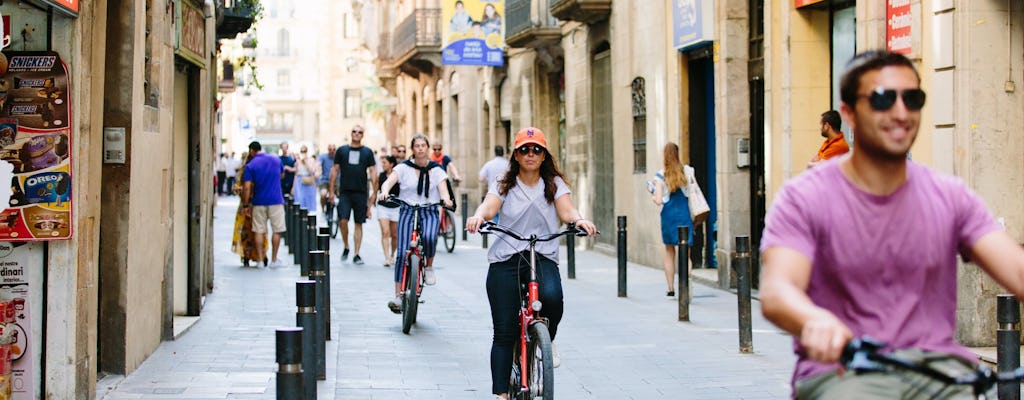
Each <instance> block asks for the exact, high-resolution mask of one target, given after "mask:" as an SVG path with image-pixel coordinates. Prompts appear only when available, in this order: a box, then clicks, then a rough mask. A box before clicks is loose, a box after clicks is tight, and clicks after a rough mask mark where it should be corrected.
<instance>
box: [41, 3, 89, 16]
mask: <svg viewBox="0 0 1024 400" xmlns="http://www.w3.org/2000/svg"><path fill="white" fill-rule="evenodd" d="M42 1H43V3H46V4H49V5H51V6H53V8H54V9H56V10H57V11H60V12H63V13H64V14H67V15H69V16H72V17H75V18H77V17H78V6H79V5H80V3H81V2H82V0H42Z"/></svg>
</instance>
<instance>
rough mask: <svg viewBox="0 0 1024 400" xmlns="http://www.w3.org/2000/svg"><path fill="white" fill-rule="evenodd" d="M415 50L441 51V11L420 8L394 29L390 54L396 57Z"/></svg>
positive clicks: (438, 9)
mask: <svg viewBox="0 0 1024 400" xmlns="http://www.w3.org/2000/svg"><path fill="white" fill-rule="evenodd" d="M417 48H430V49H429V50H428V51H435V52H440V51H441V9H440V8H421V9H417V10H415V11H413V13H412V14H411V15H409V16H408V17H406V18H405V20H404V21H402V23H400V24H398V26H397V27H395V37H394V40H393V41H392V46H391V54H392V55H394V56H396V57H398V56H400V55H404V54H406V53H408V52H410V51H412V50H414V49H417Z"/></svg>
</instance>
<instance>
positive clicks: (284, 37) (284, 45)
mask: <svg viewBox="0 0 1024 400" xmlns="http://www.w3.org/2000/svg"><path fill="white" fill-rule="evenodd" d="M290 50H291V39H290V37H289V35H288V30H286V29H281V30H279V31H277V55H279V56H287V55H288V53H289V52H290Z"/></svg>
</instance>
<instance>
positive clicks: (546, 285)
mask: <svg viewBox="0 0 1024 400" xmlns="http://www.w3.org/2000/svg"><path fill="white" fill-rule="evenodd" d="M571 193H572V192H571V191H570V190H569V186H568V185H567V184H566V183H565V180H564V179H563V178H562V173H561V172H560V171H559V170H558V167H557V166H556V165H555V162H554V159H553V158H552V157H551V154H550V153H549V152H548V149H547V141H546V140H545V138H544V132H541V130H540V129H537V128H525V129H523V130H521V131H519V133H517V134H516V141H515V151H514V153H513V156H512V161H511V162H510V164H509V169H508V171H507V172H506V173H505V175H504V176H503V177H501V178H499V179H498V180H497V181H495V182H492V183H491V185H490V187H489V188H488V190H487V197H486V198H484V201H483V203H481V204H480V207H478V208H477V210H476V212H475V213H474V214H473V216H472V217H469V218H468V219H467V220H466V230H467V231H469V232H473V233H475V232H476V231H477V230H478V229H479V228H480V224H482V223H483V222H484V221H489V220H491V219H493V218H494V216H495V215H497V214H499V213H500V218H501V221H502V223H504V224H506V225H507V226H508V227H509V228H511V229H513V230H515V231H518V232H520V233H522V234H523V235H530V234H537V235H544V234H549V233H555V232H558V227H559V226H560V225H561V224H562V223H575V224H576V226H578V227H580V228H583V229H584V230H585V231H586V232H587V234H589V235H590V236H593V235H594V234H595V232H597V228H596V227H594V224H593V223H591V222H590V221H587V220H585V219H583V218H582V217H580V213H579V211H577V210H576V206H575V205H573V203H572V198H571V196H570V195H571ZM495 235H496V236H497V238H498V239H499V240H495V243H494V245H492V246H491V248H490V250H489V251H488V253H487V261H488V262H490V268H489V269H488V271H487V299H488V300H489V301H490V305H491V320H492V322H493V324H494V341H493V342H492V344H491V382H492V386H491V387H492V391H493V393H494V394H496V395H497V396H498V398H501V399H507V398H508V391H509V388H508V385H509V375H510V374H511V373H512V349H513V345H514V344H515V343H516V337H517V335H518V333H519V329H518V327H517V325H518V320H517V315H518V312H519V305H520V303H519V282H525V281H526V280H527V279H528V275H529V269H530V265H529V252H528V251H527V248H526V246H527V244H525V243H516V242H514V241H510V240H506V239H504V237H503V235H502V234H500V233H496V234H495ZM536 251H537V255H538V257H537V275H538V280H539V282H540V300H541V303H542V304H543V305H544V306H543V308H542V309H541V310H540V315H541V316H542V317H545V318H547V319H548V323H549V325H548V330H549V331H550V333H551V339H552V340H553V339H554V338H555V333H556V332H557V331H558V322H559V321H560V320H561V319H562V280H561V277H560V276H559V273H558V264H557V260H558V242H554V241H552V242H542V243H537V245H536ZM524 253H525V254H524ZM554 361H555V363H556V365H557V363H558V356H557V353H556V355H555V356H554Z"/></svg>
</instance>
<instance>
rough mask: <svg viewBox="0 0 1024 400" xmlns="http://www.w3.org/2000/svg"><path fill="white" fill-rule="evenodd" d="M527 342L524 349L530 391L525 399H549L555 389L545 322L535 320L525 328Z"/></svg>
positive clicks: (553, 369)
mask: <svg viewBox="0 0 1024 400" xmlns="http://www.w3.org/2000/svg"><path fill="white" fill-rule="evenodd" d="M527 332H528V333H529V340H530V342H529V344H527V346H526V350H527V351H528V352H529V353H527V355H526V363H527V365H526V368H527V369H528V371H527V374H528V375H527V376H528V378H527V381H528V383H529V385H530V391H529V392H528V393H527V395H526V398H527V399H531V400H532V399H544V400H551V399H553V398H554V391H555V365H554V361H553V360H554V358H553V357H552V355H551V336H550V335H549V334H548V326H547V324H544V323H540V322H535V323H533V324H530V327H529V328H528V329H527Z"/></svg>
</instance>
